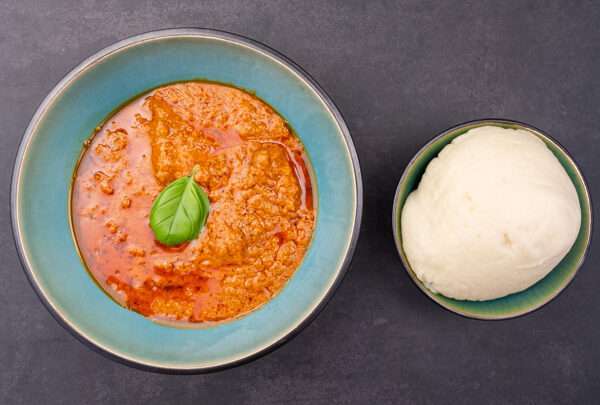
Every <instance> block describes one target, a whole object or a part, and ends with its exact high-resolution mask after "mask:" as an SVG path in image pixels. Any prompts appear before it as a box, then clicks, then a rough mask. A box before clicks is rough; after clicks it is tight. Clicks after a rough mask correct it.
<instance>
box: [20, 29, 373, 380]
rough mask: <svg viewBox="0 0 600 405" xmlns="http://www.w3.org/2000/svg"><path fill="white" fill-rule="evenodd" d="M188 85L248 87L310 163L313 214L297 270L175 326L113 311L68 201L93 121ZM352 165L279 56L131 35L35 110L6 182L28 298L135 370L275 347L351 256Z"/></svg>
mask: <svg viewBox="0 0 600 405" xmlns="http://www.w3.org/2000/svg"><path fill="white" fill-rule="evenodd" d="M192 79H208V80H214V81H219V82H225V83H230V84H233V85H235V86H238V87H241V88H244V89H247V90H250V91H254V92H255V93H256V94H257V95H258V96H259V97H261V98H262V99H263V100H265V101H267V102H268V103H269V104H271V105H272V106H273V107H274V108H275V109H276V110H277V111H278V112H279V113H281V114H282V115H283V116H284V118H285V119H287V120H288V121H289V123H290V124H291V126H292V127H293V128H294V129H295V130H296V131H297V133H298V135H299V137H300V138H301V139H302V142H303V143H304V145H305V147H306V150H307V153H308V155H309V157H310V160H311V162H312V169H313V171H314V180H315V181H316V188H317V190H318V193H317V199H318V200H317V206H318V215H317V222H316V228H315V233H314V239H313V242H312V244H311V248H310V250H309V251H308V252H307V254H306V256H305V259H304V261H303V263H302V265H301V267H300V268H299V269H298V270H297V271H296V273H295V275H294V276H293V277H292V279H291V280H290V282H289V283H288V285H287V286H286V287H285V288H284V289H283V291H282V292H281V293H280V294H279V295H277V296H276V297H275V298H274V299H273V300H271V301H270V302H269V303H267V304H266V305H265V306H263V307H262V308H260V309H259V310H257V311H255V312H253V313H251V314H249V315H248V316H246V317H243V318H241V319H239V320H235V321H232V322H229V323H225V324H222V325H219V326H216V327H211V328H206V329H175V328H172V327H166V326H161V325H158V324H156V323H153V322H151V321H150V320H148V319H146V318H144V317H142V316H140V315H138V314H136V313H134V312H131V311H128V310H126V309H124V308H122V307H120V306H118V305H117V304H116V303H114V302H113V301H112V300H110V299H109V298H108V297H107V296H106V295H105V294H104V293H103V292H102V291H101V290H100V288H98V287H97V286H96V284H95V283H94V281H93V280H92V279H91V277H90V276H89V275H88V273H87V272H86V270H85V268H84V266H83V264H82V262H81V261H80V258H79V256H78V254H77V251H76V247H75V244H74V240H73V237H72V234H71V230H70V226H69V212H68V197H69V189H70V184H71V178H72V175H73V170H74V168H75V165H76V162H77V159H78V157H79V154H80V152H81V149H82V144H83V142H84V140H85V139H86V138H88V137H89V136H90V134H91V133H92V132H93V129H94V127H95V126H96V125H98V124H99V123H100V122H101V121H102V120H103V119H105V118H106V117H107V116H108V115H109V114H110V113H111V112H112V111H113V110H114V109H115V108H116V107H118V106H119V105H121V104H122V103H123V102H125V101H127V100H129V99H131V98H132V97H134V96H136V95H139V94H141V93H143V92H145V91H146V90H148V89H151V88H154V87H156V86H159V85H162V84H166V83H169V82H174V81H182V80H192ZM358 170H359V169H358V164H357V162H355V154H354V149H353V146H352V143H351V141H350V139H349V136H348V132H347V128H346V126H345V124H344V122H343V121H342V119H341V118H340V116H339V113H338V112H337V110H336V109H335V107H333V105H332V104H331V103H330V102H329V101H328V99H327V98H326V96H324V95H323V94H322V93H321V92H320V90H319V89H318V88H317V87H316V85H314V84H313V82H311V81H310V80H309V79H307V78H306V77H304V76H303V74H302V73H301V72H300V71H299V70H298V69H297V68H295V67H293V66H291V65H288V64H287V63H286V61H285V60H284V59H283V58H282V57H280V56H277V55H275V54H273V53H271V52H270V51H269V50H267V49H266V48H264V47H262V46H260V45H257V44H255V43H253V42H249V41H246V40H242V39H240V38H238V37H235V36H233V35H229V34H225V33H216V32H212V31H205V30H168V31H159V32H155V33H149V34H143V35H140V36H137V37H133V38H131V39H128V40H125V41H122V42H120V43H118V44H115V45H114V46H112V47H109V48H107V49H105V50H104V51H101V52H100V53H99V54H97V55H95V56H94V57H92V58H90V59H89V60H88V61H86V62H84V63H83V64H82V65H80V66H79V67H78V68H76V69H75V70H74V71H73V72H72V73H70V74H69V75H68V76H67V77H66V78H65V79H64V80H63V81H62V82H61V83H59V85H57V87H56V88H55V90H53V92H52V93H51V94H50V95H49V96H48V98H47V99H46V100H45V101H44V103H43V104H42V106H41V107H40V110H38V112H37V113H36V116H35V117H34V119H33V120H32V123H31V124H30V127H29V128H28V130H27V132H26V134H25V137H24V140H23V144H22V147H21V150H20V154H19V156H18V157H17V165H16V167H15V174H14V178H13V196H12V198H13V201H12V203H13V207H12V208H13V224H14V229H15V236H16V239H17V244H18V246H19V249H20V253H21V256H22V259H23V262H24V265H25V267H26V269H27V271H28V273H29V274H28V276H29V277H30V279H31V280H32V283H33V284H34V286H35V287H36V289H37V290H38V293H39V294H40V295H41V296H42V298H43V299H44V300H45V301H46V303H47V305H48V306H49V307H50V308H51V309H52V310H53V312H55V313H56V314H58V316H59V317H60V318H62V321H63V322H64V323H66V324H67V325H68V326H69V327H70V328H72V329H73V330H74V331H75V332H76V333H77V334H78V335H79V336H80V337H83V338H84V339H85V340H87V341H89V342H92V343H93V344H94V345H96V346H97V347H99V348H101V349H103V350H104V351H106V352H108V353H111V354H113V355H116V356H117V357H119V358H121V359H124V360H128V361H130V362H133V363H135V364H139V365H144V366H148V367H154V368H158V369H169V370H195V371H202V370H207V369H210V368H213V367H222V366H224V365H227V364H232V363H235V362H239V361H241V360H243V359H245V358H248V357H250V356H252V355H255V354H257V353H259V352H262V351H264V350H266V349H267V348H269V347H271V346H272V345H274V344H276V343H278V342H281V341H282V339H284V338H286V337H287V336H289V335H290V333H292V332H293V331H295V330H296V329H297V328H298V327H299V326H300V325H301V324H302V323H303V322H304V321H305V320H306V319H307V318H308V317H309V316H310V315H311V314H312V313H314V312H315V311H316V310H317V308H318V307H319V305H320V304H321V303H322V301H324V300H325V298H326V297H327V296H328V293H329V292H330V290H332V289H333V287H334V286H335V285H336V284H337V282H338V281H339V280H340V276H341V274H343V272H344V267H345V265H346V264H347V259H348V256H349V255H350V254H351V251H352V249H353V244H354V241H355V237H356V232H357V226H358V222H359V219H360V206H359V205H358V203H357V201H358V200H359V199H360V192H361V191H360V177H359V171H358ZM329 235H336V237H335V238H331V237H329Z"/></svg>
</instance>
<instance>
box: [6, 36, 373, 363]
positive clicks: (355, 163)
mask: <svg viewBox="0 0 600 405" xmlns="http://www.w3.org/2000/svg"><path fill="white" fill-rule="evenodd" d="M172 37H195V38H207V39H216V40H221V41H225V42H229V43H233V44H236V45H239V46H243V47H246V48H247V49H250V50H252V51H255V52H258V53H260V54H262V55H264V56H266V57H268V58H269V59H271V60H273V61H274V62H277V63H279V64H280V65H281V66H283V67H284V68H286V69H287V70H288V71H289V72H290V73H291V74H294V75H295V76H296V77H298V78H299V79H300V80H301V81H302V82H303V83H305V84H306V85H307V86H308V87H309V88H310V89H311V90H312V91H313V92H314V94H315V95H316V96H317V97H318V98H319V99H320V100H321V102H323V104H324V105H325V107H326V108H327V109H328V110H329V112H330V113H331V114H332V116H333V118H334V121H335V122H336V125H337V126H338V127H339V129H340V132H341V134H342V135H343V140H344V143H345V145H346V148H347V149H348V153H349V156H350V159H351V163H352V169H353V174H354V188H355V207H356V208H355V215H354V218H353V227H352V234H351V237H350V240H349V244H348V248H347V251H346V253H345V257H344V260H343V261H342V262H341V265H340V266H339V268H338V271H337V275H336V276H335V279H334V280H333V282H332V284H331V286H330V287H329V290H327V292H326V293H325V295H324V296H323V297H322V298H321V300H320V302H318V303H317V305H316V306H315V307H314V308H313V309H312V311H311V312H310V313H308V314H307V315H306V316H305V317H304V319H302V320H301V321H300V322H299V324H298V325H296V327H294V328H292V329H290V330H289V331H288V332H287V333H286V334H285V335H283V336H281V337H280V338H279V339H277V340H274V341H272V342H270V343H269V344H267V345H266V347H264V348H261V349H258V350H256V351H255V352H253V353H251V354H249V355H247V356H245V357H241V358H238V359H236V360H233V361H229V362H225V363H222V364H219V365H216V366H208V367H195V368H179V367H171V366H169V367H167V366H157V365H155V364H150V363H147V362H144V361H140V360H139V359H133V358H129V357H125V356H123V355H120V354H118V353H116V352H113V351H112V350H110V349H109V348H107V347H104V346H102V345H101V344H100V343H98V342H97V341H96V340H95V339H94V338H92V337H90V336H87V335H86V334H85V333H83V332H81V331H80V330H78V329H77V327H76V325H73V324H71V323H69V322H68V321H67V320H66V319H65V318H64V317H63V315H62V314H61V313H60V311H59V310H57V309H56V308H55V307H54V305H53V304H52V302H51V300H50V299H49V298H48V296H47V295H46V293H45V292H44V291H43V289H42V288H41V287H40V285H39V284H38V282H37V279H36V276H35V273H34V271H33V270H32V267H33V266H32V265H31V263H29V261H28V259H27V256H26V251H25V247H24V245H25V244H24V240H23V234H22V232H21V229H20V225H19V222H18V218H19V214H18V210H19V207H18V198H17V196H18V195H19V193H18V190H19V185H20V180H21V172H22V164H23V162H24V157H25V156H26V155H27V150H28V147H29V144H30V143H31V140H32V139H33V137H34V134H35V133H36V129H37V127H38V124H39V122H40V120H41V118H42V117H43V116H44V114H45V113H46V112H47V110H48V107H49V106H50V105H51V104H52V103H53V102H54V101H55V100H56V99H57V97H58V96H60V94H61V93H62V92H63V91H64V90H66V89H67V88H68V86H69V85H71V84H72V82H73V81H75V80H76V79H77V78H78V77H79V76H80V75H81V74H83V73H84V72H85V71H86V70H87V69H89V68H91V67H93V66H94V65H96V64H97V63H99V62H100V61H101V60H103V59H104V58H106V57H108V56H110V55H111V54H113V53H116V52H119V51H122V50H125V49H127V48H130V47H135V46H138V45H141V44H143V43H147V42H151V41H156V40H162V39H164V38H172ZM14 162H15V163H14V166H13V172H12V180H11V188H10V211H11V228H12V234H13V239H14V242H15V246H16V249H17V253H18V256H19V260H20V262H21V267H22V269H23V271H24V272H25V275H26V276H27V279H28V281H29V283H30V284H31V286H32V288H33V289H34V291H35V292H36V294H37V296H38V298H39V299H40V301H41V302H42V304H44V306H45V307H46V309H47V310H48V312H50V314H51V315H52V316H53V317H54V319H55V320H56V321H57V322H58V323H59V324H60V325H61V326H62V327H63V328H65V329H66V330H67V331H69V332H70V333H71V334H72V335H73V336H74V337H75V338H77V339H78V340H79V341H81V342H82V343H84V344H85V345H86V346H88V347H89V348H91V349H93V350H94V351H96V352H98V353H100V354H102V355H104V356H106V357H108V358H110V359H112V360H115V361H117V362H119V363H122V364H125V365H127V366H131V367H135V368H138V369H142V370H148V371H153V372H160V373H167V374H200V373H207V372H213V371H219V370H224V369H228V368H232V367H236V366H239V365H242V364H245V363H247V362H250V361H252V360H255V359H257V358H259V357H262V356H264V355H266V354H268V353H270V352H271V351H273V350H275V349H277V348H278V347H281V346H282V345H283V344H285V343H287V342H288V341H290V340H291V339H292V338H293V337H295V336H296V335H297V334H298V333H299V332H300V331H302V330H303V329H304V328H305V327H306V326H308V325H309V324H310V323H311V322H312V321H313V320H314V319H315V318H316V317H317V315H318V314H319V313H320V312H321V311H322V310H323V308H324V307H325V306H326V305H327V303H328V302H329V301H330V300H331V297H332V296H333V295H334V293H335V291H336V290H337V288H338V287H339V285H340V284H341V282H342V280H343V278H344V276H345V275H346V273H347V271H348V268H349V266H350V263H351V261H352V258H353V256H354V252H355V249H356V244H357V241H358V236H359V233H360V226H361V220H362V209H363V185H362V175H361V169H360V163H359V160H358V155H357V153H356V149H355V147H354V143H353V141H352V137H351V134H350V130H349V129H348V126H347V124H346V121H345V120H344V118H343V116H342V113H341V112H340V110H339V109H338V108H337V106H336V105H335V103H334V102H333V100H332V99H331V97H329V95H328V94H327V93H326V92H325V90H324V89H323V88H322V87H321V86H320V85H319V84H318V83H317V81H316V80H315V79H314V78H312V76H310V75H309V74H308V73H307V72H306V71H305V70H304V69H303V68H302V67H300V66H299V65H298V64H296V63H295V62H293V61H292V60H291V59H289V58H288V57H287V56H285V55H284V54H282V53H281V52H279V51H277V50H275V49H273V48H271V47H269V46H267V45H265V44H263V43H261V42H259V41H257V40H254V39H251V38H248V37H245V36H243V35H240V34H235V33H232V32H228V31H223V30H216V29H209V28H193V27H190V28H169V29H161V30H155V31H148V32H145V33H142V34H136V35H133V36H130V37H128V38H125V39H123V40H120V41H117V42H115V43H114V44H112V45H109V46H107V47H105V48H103V49H101V50H100V51H98V52H96V53H95V54H93V55H92V56H90V57H88V58H86V59H85V60H84V61H83V62H81V63H80V64H79V65H77V66H76V67H75V68H73V69H72V70H71V71H70V72H68V73H67V74H66V75H65V76H64V77H63V78H62V79H61V80H60V81H59V82H58V83H57V84H56V85H55V86H54V87H53V89H52V90H51V91H50V93H48V95H47V96H46V97H45V98H44V100H43V101H42V102H41V103H40V105H39V106H38V108H37V109H36V112H35V114H34V115H33V117H32V119H31V121H30V122H29V124H28V126H27V128H26V130H25V132H24V134H23V137H22V139H21V142H20V145H19V148H18V150H17V153H16V156H15V160H14Z"/></svg>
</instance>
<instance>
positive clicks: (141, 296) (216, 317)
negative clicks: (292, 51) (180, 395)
mask: <svg viewBox="0 0 600 405" xmlns="http://www.w3.org/2000/svg"><path fill="white" fill-rule="evenodd" d="M307 162H308V159H307V157H306V154H305V152H304V148H303V146H302V144H301V142H300V141H299V139H298V138H297V137H296V136H295V135H294V133H293V132H292V131H291V130H290V128H289V126H288V125H287V123H286V122H285V120H284V119H283V118H281V116H279V115H278V114H277V113H276V112H275V111H274V110H273V109H272V108H271V107H270V106H269V105H267V104H266V103H264V102H263V101H261V100H260V99H258V98H257V97H255V96H253V95H250V94H248V93H246V92H244V91H242V90H239V89H236V88H233V87H230V86H225V85H221V84H215V83H208V82H185V83H178V84H172V85H167V86H164V87H161V88H158V89H156V90H153V91H151V92H149V93H148V94H145V95H144V96H142V97H139V98H138V99H136V100H134V101H132V102H131V103H129V104H127V105H126V106H125V107H123V108H121V109H120V110H119V111H117V112H116V113H115V114H114V115H113V116H112V117H111V118H110V119H109V120H108V121H107V122H106V123H105V124H104V125H103V126H102V127H100V128H99V129H98V131H97V132H96V134H95V135H94V136H93V138H92V139H91V140H90V141H88V142H87V143H86V147H85V150H84V153H83V155H82V158H81V161H80V163H79V166H78V168H77V171H76V175H75V179H74V183H73V190H72V220H73V228H74V233H75V237H76V240H77V244H78V246H79V250H80V253H81V255H82V258H83V260H84V261H85V263H86V265H87V267H88V269H89V271H90V273H91V274H92V276H93V277H94V278H95V279H96V281H97V282H98V283H99V285H100V286H101V287H102V288H103V289H104V290H105V291H106V292H107V293H108V294H109V295H110V296H111V297H113V298H114V299H115V300H116V301H117V302H119V303H120V304H122V305H124V306H126V307H127V308H130V309H132V310H134V311H137V312H139V313H140V314H142V315H144V316H147V317H151V318H153V319H156V320H164V321H176V322H193V323H198V322H217V321H224V320H229V319H233V318H236V317H238V316H240V315H243V314H245V313H248V312H249V311H252V310H253V309H256V308H257V307H259V306H260V305H262V304H264V303H265V302H267V301H268V300H269V299H271V298H272V297H273V296H274V295H275V294H277V293H278V292H279V291H280V290H281V289H282V288H283V287H284V285H285V284H286V282H287V281H288V280H289V278H290V277H291V276H292V275H293V273H294V271H295V270H296V268H297V267H298V266H299V264H300V262H301V260H302V258H303V257H304V254H305V253H306V250H307V248H308V246H309V243H310V240H311V237H312V233H313V228H314V223H315V208H314V205H313V187H312V184H311V178H310V175H309V171H308V163H307ZM194 165H199V166H200V171H199V172H198V173H197V174H196V177H195V180H196V181H197V183H198V184H199V185H200V186H201V187H202V188H203V189H204V190H205V191H206V193H207V195H208V196H209V200H210V204H211V209H210V214H209V216H208V220H207V223H206V226H205V228H204V229H203V230H202V232H201V233H200V235H199V236H198V238H197V239H195V240H193V241H191V242H189V243H186V244H183V245H180V246H176V247H166V246H163V245H161V244H160V243H159V242H157V241H156V240H155V238H154V235H153V233H152V230H151V228H150V225H149V219H148V218H149V214H150V208H151V206H152V202H153V201H154V199H155V198H156V196H157V195H158V193H159V192H160V191H161V190H162V189H163V188H164V187H165V186H166V185H168V184H169V183H170V182H171V181H173V180H175V179H177V178H179V177H181V176H186V175H189V173H190V172H191V170H192V167H194Z"/></svg>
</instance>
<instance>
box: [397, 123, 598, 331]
mask: <svg viewBox="0 0 600 405" xmlns="http://www.w3.org/2000/svg"><path fill="white" fill-rule="evenodd" d="M485 125H495V126H500V127H503V128H515V129H518V128H520V129H526V130H528V131H530V132H532V133H533V134H534V135H536V136H538V137H539V138H540V139H542V140H543V141H544V143H545V144H546V145H547V146H548V148H549V149H550V150H551V151H552V153H554V155H555V156H556V157H557V158H558V160H559V161H560V163H561V164H562V165H563V167H564V168H565V170H566V172H567V174H568V175H569V177H570V178H571V180H572V181H573V184H574V185H575V189H576V190H577V195H578V196H579V203H580V205H581V215H582V218H581V219H582V220H581V228H580V230H579V234H578V236H577V239H576V241H575V244H574V245H573V247H572V248H571V250H570V251H569V253H568V254H567V256H565V258H564V259H563V260H562V261H561V262H560V263H559V264H558V265H557V266H556V267H555V268H554V269H553V270H552V271H551V272H550V273H549V274H548V275H547V276H546V277H544V278H543V279H542V280H540V281H539V282H537V283H536V284H534V285H533V286H531V287H530V288H528V289H527V290H524V291H521V292H518V293H515V294H511V295H508V296H506V297H502V298H498V299H495V300H489V301H464V300H456V299H452V298H448V297H445V296H443V295H440V294H436V293H433V292H431V291H430V290H429V289H427V288H426V287H425V285H424V284H423V283H422V282H421V281H420V280H419V279H418V278H417V276H416V275H415V273H414V272H413V271H412V269H411V268H410V265H409V263H408V260H407V258H406V255H405V253H404V250H403V249H402V234H401V231H400V229H401V226H402V223H401V215H400V214H401V212H402V208H403V206H404V203H405V202H406V198H407V197H408V195H409V194H410V193H411V192H412V191H413V190H414V189H416V188H417V186H418V185H419V181H420V180H421V176H422V175H423V173H424V172H425V169H426V167H427V165H428V164H429V162H430V161H431V160H432V159H433V158H435V157H436V156H437V155H438V154H439V152H440V151H441V150H442V149H443V148H444V146H446V145H447V144H449V143H450V142H452V140H453V139H454V138H456V137H458V136H460V135H462V134H464V133H465V132H467V131H468V130H469V129H472V128H476V127H480V126H485ZM393 221H394V222H393V226H394V238H395V240H396V246H397V248H398V252H399V253H400V256H401V258H402V262H403V264H404V267H405V268H406V270H407V271H408V273H409V275H410V277H411V278H412V279H413V281H414V282H415V283H416V284H417V285H418V286H419V288H421V290H423V291H424V292H425V293H426V294H427V295H428V296H429V297H431V298H432V299H433V300H434V301H436V302H437V303H438V304H440V305H442V306H443V307H445V308H447V309H449V310H451V311H453V312H456V313H458V314H461V315H465V316H468V317H472V318H478V319H505V318H512V317H515V316H519V315H523V314H526V313H528V312H531V311H533V310H535V309H537V308H539V307H541V306H542V305H544V304H546V303H547V302H549V301H550V300H552V299H553V298H554V297H555V296H557V295H558V294H559V293H560V292H561V291H562V290H563V289H564V288H565V287H566V286H567V285H568V284H569V282H570V281H571V280H572V279H573V277H574V276H575V273H576V272H577V270H578V269H579V267H580V266H581V264H582V263H583V260H584V258H585V255H586V252H587V249H588V246H589V243H590V236H591V227H592V218H591V202H590V196H589V193H588V189H587V186H586V184H585V181H584V179H583V176H582V175H581V172H580V171H579V169H578V168H577V165H576V164H575V162H574V161H573V160H572V159H571V158H570V157H569V155H568V154H567V152H566V151H565V150H564V149H563V148H562V147H561V146H560V145H559V144H558V143H557V142H555V141H554V140H553V139H551V138H550V137H548V136H547V135H545V134H543V133H542V132H540V131H539V130H537V129H535V128H532V127H530V126H527V125H525V124H521V123H517V122H512V121H504V120H482V121H475V122H471V123H467V124H464V125H460V126H458V127H455V128H452V129H450V130H448V131H446V132H444V133H442V134H441V135H440V136H438V137H436V138H434V139H433V140H432V141H431V142H430V143H428V144H427V145H425V146H424V147H423V148H422V149H421V150H420V151H419V152H418V153H417V155H416V156H415V157H414V158H413V160H412V161H411V162H410V163H409V165H408V167H407V168H406V170H405V172H404V174H403V176H402V178H401V180H400V184H399V185H398V189H397V191H396V198H395V201H394V213H393Z"/></svg>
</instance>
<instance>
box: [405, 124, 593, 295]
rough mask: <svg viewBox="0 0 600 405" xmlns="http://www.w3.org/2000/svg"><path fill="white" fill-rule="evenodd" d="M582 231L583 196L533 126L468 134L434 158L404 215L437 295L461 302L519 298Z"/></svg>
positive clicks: (409, 245) (418, 266)
mask: <svg viewBox="0 0 600 405" xmlns="http://www.w3.org/2000/svg"><path fill="white" fill-rule="evenodd" d="M580 225H581V208H580V205H579V200H578V197H577V192H576V190H575V187H574V185H573V183H572V182H571V180H570V179H569V176H568V175H567V173H566V171H565V170H564V168H563V167H562V165H561V164H560V162H559V161H558V159H557V158H556V157H555V156H554V155H553V154H552V152H551V151H550V149H548V147H546V145H545V144H544V142H543V141H542V140H540V139H539V138H538V137H537V136H535V135H534V134H532V133H530V132H528V131H526V130H521V129H518V130H515V129H504V128H500V127H494V126H485V127H479V128H475V129H471V130H469V131H468V132H467V133H465V134H463V135H461V136H459V137H457V138H456V139H454V140H453V141H452V143H450V144H449V145H447V146H446V147H444V149H443V150H442V151H441V152H440V154H439V155H438V157H437V158H435V159H433V160H432V161H431V162H430V163H429V165H428V166H427V169H426V171H425V173H424V175H423V177H422V179H421V182H420V184H419V186H418V188H417V189H416V190H415V191H413V192H412V193H411V194H410V195H409V196H408V199H407V200H406V203H405V205H404V208H403V210H402V217H401V229H402V246H403V248H404V251H405V253H406V256H407V258H408V261H409V263H410V266H411V268H412V269H413V271H414V272H415V273H416V275H417V277H418V278H419V279H420V280H421V281H422V282H423V283H424V284H425V285H426V286H427V287H428V288H429V289H430V290H432V291H434V292H438V293H440V294H442V295H445V296H447V297H451V298H456V299H464V300H489V299H494V298H499V297H502V296H505V295H508V294H512V293H515V292H518V291H521V290H524V289H527V288H528V287H530V286H532V285H533V284H535V283H536V282H537V281H539V280H541V279H542V278H543V277H544V276H546V275H547V274H548V273H549V272H550V271H551V270H552V269H553V268H554V267H555V266H556V265H557V264H558V263H559V262H560V261H561V260H562V259H563V258H564V257H565V256H566V254H567V253H568V251H569V250H570V248H571V247H572V246H573V243H574V242H575V239H576V238H577V234H578V233H579V227H580Z"/></svg>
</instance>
